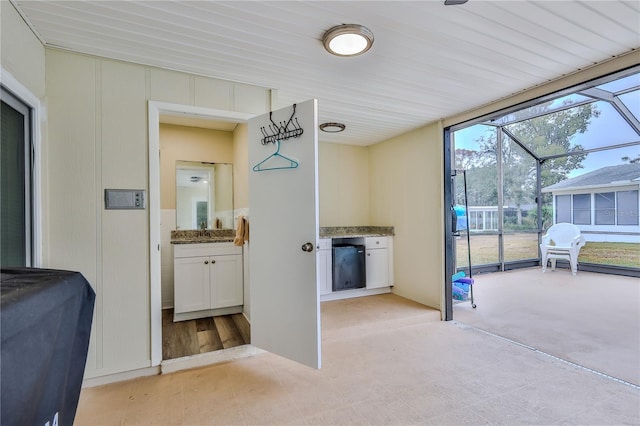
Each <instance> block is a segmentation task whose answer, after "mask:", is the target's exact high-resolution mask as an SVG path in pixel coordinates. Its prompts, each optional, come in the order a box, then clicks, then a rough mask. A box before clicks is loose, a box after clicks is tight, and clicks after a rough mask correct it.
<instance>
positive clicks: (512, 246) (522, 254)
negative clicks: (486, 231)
mask: <svg viewBox="0 0 640 426" xmlns="http://www.w3.org/2000/svg"><path fill="white" fill-rule="evenodd" d="M456 254H457V260H458V262H457V266H458V267H463V266H468V263H469V262H468V260H467V239H466V236H464V235H463V236H462V237H461V238H460V239H457V240H456ZM504 258H505V261H506V262H509V261H514V260H525V259H536V258H538V235H537V234H535V233H519V234H505V236H504ZM578 262H584V263H596V264H601V265H612V266H624V267H631V268H640V244H634V243H595V242H588V243H587V244H586V245H585V246H584V247H582V249H581V250H580V256H579V257H578ZM471 263H472V264H473V265H484V264H489V263H498V236H497V235H471Z"/></svg>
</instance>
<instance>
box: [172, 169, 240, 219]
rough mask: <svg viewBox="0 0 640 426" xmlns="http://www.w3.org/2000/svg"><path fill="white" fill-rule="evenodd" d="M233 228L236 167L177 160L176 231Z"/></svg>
mask: <svg viewBox="0 0 640 426" xmlns="http://www.w3.org/2000/svg"><path fill="white" fill-rule="evenodd" d="M233 228H234V223H233V166H232V165H231V164H226V163H204V162H195V161H176V229H180V230H188V229H233Z"/></svg>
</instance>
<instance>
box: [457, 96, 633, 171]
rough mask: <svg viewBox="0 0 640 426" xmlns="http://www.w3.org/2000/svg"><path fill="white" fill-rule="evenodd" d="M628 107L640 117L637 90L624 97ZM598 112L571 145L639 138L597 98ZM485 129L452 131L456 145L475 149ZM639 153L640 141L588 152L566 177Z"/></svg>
mask: <svg viewBox="0 0 640 426" xmlns="http://www.w3.org/2000/svg"><path fill="white" fill-rule="evenodd" d="M623 101H624V102H625V104H626V105H627V107H628V108H629V110H630V111H631V112H632V113H633V114H635V115H636V117H640V96H639V95H638V91H636V92H633V93H629V94H627V95H625V96H624V97H623ZM597 108H598V110H600V112H601V114H600V116H599V117H597V118H592V119H591V122H590V124H589V127H588V128H587V131H586V132H585V133H582V134H581V133H578V134H576V135H575V136H574V137H573V139H572V141H571V142H572V145H578V144H579V145H582V146H583V147H584V148H585V149H591V148H598V147H603V146H609V145H616V144H620V143H628V142H640V135H638V134H637V133H636V132H635V131H634V130H633V128H632V127H631V126H629V124H628V123H627V122H626V121H625V120H624V119H623V118H622V117H621V116H620V115H619V114H618V112H617V111H616V110H615V109H614V108H613V107H612V106H611V105H610V104H609V103H607V102H597ZM487 129H488V126H483V125H476V126H471V127H468V128H466V129H462V130H459V131H457V132H456V133H455V142H456V148H465V149H472V150H476V149H478V143H477V140H478V138H480V137H481V136H482V135H483V134H484V133H485V132H486V131H487ZM638 155H640V145H635V146H631V147H626V148H617V149H611V150H607V151H599V152H594V153H590V154H589V155H588V156H587V158H586V159H585V160H583V162H582V166H583V168H582V169H576V170H574V171H572V172H571V173H570V175H569V177H575V176H578V175H581V174H584V173H586V172H590V171H592V170H595V169H599V168H601V167H605V166H610V165H617V164H622V163H624V161H622V157H625V156H628V157H631V158H635V157H637V156H638Z"/></svg>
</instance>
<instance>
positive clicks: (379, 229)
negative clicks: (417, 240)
mask: <svg viewBox="0 0 640 426" xmlns="http://www.w3.org/2000/svg"><path fill="white" fill-rule="evenodd" d="M393 235H394V229H393V226H325V227H320V238H344V237H387V236H393Z"/></svg>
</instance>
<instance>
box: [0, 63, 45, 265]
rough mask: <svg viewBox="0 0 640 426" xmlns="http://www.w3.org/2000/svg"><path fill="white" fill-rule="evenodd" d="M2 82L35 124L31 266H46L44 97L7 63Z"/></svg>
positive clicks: (32, 169)
mask: <svg viewBox="0 0 640 426" xmlns="http://www.w3.org/2000/svg"><path fill="white" fill-rule="evenodd" d="M0 84H2V85H3V86H4V87H5V89H7V90H8V91H9V92H11V93H12V94H13V95H14V96H15V97H16V98H18V99H19V100H20V102H22V103H24V104H25V105H26V106H27V107H28V108H29V109H30V113H31V114H30V115H31V117H30V125H31V141H30V143H31V148H30V150H31V201H30V202H31V236H30V238H31V242H30V244H31V261H30V266H32V267H42V262H43V260H42V253H43V237H42V234H43V233H42V205H43V201H42V198H43V193H42V176H43V175H42V161H41V157H42V126H41V123H42V122H43V121H44V118H43V117H45V112H44V108H43V106H42V102H40V99H39V98H38V97H37V96H36V95H34V94H33V93H32V92H31V90H29V89H28V88H27V87H26V86H24V85H23V84H22V83H20V81H18V79H16V78H15V77H14V76H13V75H12V74H11V73H10V72H9V71H7V70H6V69H5V68H4V67H0Z"/></svg>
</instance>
